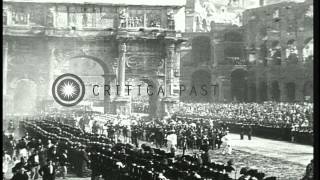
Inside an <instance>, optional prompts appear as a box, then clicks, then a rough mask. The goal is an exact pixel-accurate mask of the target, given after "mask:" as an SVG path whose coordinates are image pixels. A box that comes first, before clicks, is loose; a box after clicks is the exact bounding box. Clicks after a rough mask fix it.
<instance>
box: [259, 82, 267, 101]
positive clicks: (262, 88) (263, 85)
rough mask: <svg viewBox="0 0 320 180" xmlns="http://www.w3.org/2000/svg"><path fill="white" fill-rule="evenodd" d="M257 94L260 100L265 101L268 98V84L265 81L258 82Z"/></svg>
mask: <svg viewBox="0 0 320 180" xmlns="http://www.w3.org/2000/svg"><path fill="white" fill-rule="evenodd" d="M259 94H260V96H259V97H260V101H262V102H263V101H267V100H268V84H267V82H266V81H260V83H259Z"/></svg>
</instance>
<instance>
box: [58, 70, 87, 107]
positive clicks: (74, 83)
mask: <svg viewBox="0 0 320 180" xmlns="http://www.w3.org/2000/svg"><path fill="white" fill-rule="evenodd" d="M84 93H85V86H84V83H83V81H82V80H81V79H80V77H78V76H76V75H74V74H63V75H61V76H59V77H58V78H57V79H56V80H55V81H54V82H53V85H52V95H53V98H54V99H55V100H56V102H57V103H59V104H61V105H62V106H74V105H76V104H78V103H79V102H80V101H81V100H82V99H83V97H84Z"/></svg>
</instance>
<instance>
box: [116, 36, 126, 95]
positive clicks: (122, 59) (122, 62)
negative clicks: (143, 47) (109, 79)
mask: <svg viewBox="0 0 320 180" xmlns="http://www.w3.org/2000/svg"><path fill="white" fill-rule="evenodd" d="M119 51H120V52H119V61H118V79H117V85H120V90H119V96H124V87H125V81H126V80H125V78H126V74H125V73H126V72H125V71H126V52H127V46H126V43H124V42H121V43H120V45H119Z"/></svg>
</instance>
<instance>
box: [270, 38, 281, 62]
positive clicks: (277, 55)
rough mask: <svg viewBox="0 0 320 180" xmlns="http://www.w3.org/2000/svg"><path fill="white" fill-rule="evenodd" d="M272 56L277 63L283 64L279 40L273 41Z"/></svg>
mask: <svg viewBox="0 0 320 180" xmlns="http://www.w3.org/2000/svg"><path fill="white" fill-rule="evenodd" d="M271 46H272V50H271V58H272V61H273V63H274V64H275V65H281V46H280V42H279V41H273V42H272V43H271Z"/></svg>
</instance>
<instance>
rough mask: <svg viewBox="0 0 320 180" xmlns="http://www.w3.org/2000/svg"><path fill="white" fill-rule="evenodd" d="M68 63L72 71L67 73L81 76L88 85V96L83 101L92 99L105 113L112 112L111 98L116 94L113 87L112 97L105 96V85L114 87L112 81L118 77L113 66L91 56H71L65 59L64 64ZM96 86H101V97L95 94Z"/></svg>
mask: <svg viewBox="0 0 320 180" xmlns="http://www.w3.org/2000/svg"><path fill="white" fill-rule="evenodd" d="M66 63H71V64H72V66H70V67H71V68H72V69H67V70H66V71H67V72H69V73H74V74H76V75H78V76H80V77H81V78H82V80H83V81H84V83H85V85H86V94H85V98H84V100H83V101H85V100H88V99H90V101H92V102H93V103H94V106H97V107H103V111H104V113H107V112H112V109H111V96H113V95H114V94H115V93H114V91H113V90H112V89H111V88H112V87H111V88H110V89H111V90H110V95H105V94H104V93H105V92H104V85H110V86H112V81H113V79H114V78H115V77H116V75H115V74H114V72H113V69H112V66H111V65H108V64H106V63H105V62H104V61H103V60H101V59H100V58H97V57H94V56H90V55H69V56H67V57H66V58H65V61H64V64H66ZM96 65H97V66H96ZM62 66H63V63H62ZM96 84H98V85H99V88H97V89H98V91H99V96H96V95H94V94H93V85H96ZM80 104H81V102H80Z"/></svg>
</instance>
